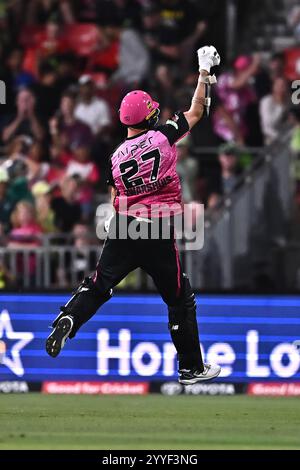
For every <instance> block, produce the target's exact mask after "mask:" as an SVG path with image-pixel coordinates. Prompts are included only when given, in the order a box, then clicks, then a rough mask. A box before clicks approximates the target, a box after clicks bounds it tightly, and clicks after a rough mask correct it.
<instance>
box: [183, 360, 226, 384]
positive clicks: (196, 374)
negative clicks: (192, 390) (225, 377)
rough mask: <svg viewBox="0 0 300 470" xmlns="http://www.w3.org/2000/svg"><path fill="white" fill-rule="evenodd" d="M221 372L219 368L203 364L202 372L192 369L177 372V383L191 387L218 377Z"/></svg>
mask: <svg viewBox="0 0 300 470" xmlns="http://www.w3.org/2000/svg"><path fill="white" fill-rule="evenodd" d="M220 372H221V367H220V366H218V365H215V364H204V371H203V372H200V371H199V370H196V369H192V370H187V369H181V370H179V378H178V382H179V383H181V384H183V385H192V384H196V383H197V382H204V381H205V380H211V379H215V378H216V377H218V375H219V374H220Z"/></svg>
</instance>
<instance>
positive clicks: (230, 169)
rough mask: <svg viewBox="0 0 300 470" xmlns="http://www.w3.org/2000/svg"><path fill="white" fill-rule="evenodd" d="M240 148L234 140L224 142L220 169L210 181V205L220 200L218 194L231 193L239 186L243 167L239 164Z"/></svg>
mask: <svg viewBox="0 0 300 470" xmlns="http://www.w3.org/2000/svg"><path fill="white" fill-rule="evenodd" d="M239 153H240V149H239V148H238V147H237V145H236V144H235V143H233V142H228V143H226V144H223V145H222V146H221V147H220V150H219V164H220V170H219V173H218V174H217V175H213V177H212V178H211V181H210V185H209V186H210V187H209V198H208V205H209V207H210V208H211V207H212V203H211V201H212V200H218V199H219V198H218V197H216V195H222V196H225V195H229V194H231V193H232V191H234V190H235V189H236V188H237V185H238V181H239V175H240V174H241V171H242V170H241V167H240V165H239V159H238V156H239Z"/></svg>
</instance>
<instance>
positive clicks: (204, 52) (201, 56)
mask: <svg viewBox="0 0 300 470" xmlns="http://www.w3.org/2000/svg"><path fill="white" fill-rule="evenodd" d="M197 54H198V62H199V71H200V70H206V71H207V72H208V73H210V69H211V68H212V67H214V66H215V65H220V62H221V57H220V54H219V53H218V51H217V49H216V48H215V47H214V46H204V47H201V48H200V49H198V51H197Z"/></svg>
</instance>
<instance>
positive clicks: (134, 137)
mask: <svg viewBox="0 0 300 470" xmlns="http://www.w3.org/2000/svg"><path fill="white" fill-rule="evenodd" d="M147 132H149V129H146V130H145V131H143V132H140V133H139V134H135V135H133V136H131V137H127V138H126V139H125V140H132V139H136V138H137V137H140V136H141V135H143V134H147Z"/></svg>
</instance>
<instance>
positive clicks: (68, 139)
mask: <svg viewBox="0 0 300 470" xmlns="http://www.w3.org/2000/svg"><path fill="white" fill-rule="evenodd" d="M75 107H76V100H75V96H74V94H73V93H71V92H66V93H64V95H63V96H62V98H61V102H60V110H59V112H58V113H57V114H56V116H54V117H53V118H52V119H51V121H50V133H51V136H52V138H53V141H54V143H55V144H56V145H59V146H60V147H61V148H64V149H68V150H71V151H72V150H73V148H76V147H78V146H79V145H83V146H85V147H89V146H90V145H91V144H92V141H93V136H92V132H91V130H90V128H89V126H87V125H86V124H84V123H83V122H82V121H79V119H76V117H75Z"/></svg>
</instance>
